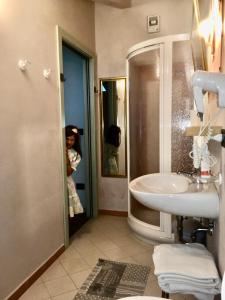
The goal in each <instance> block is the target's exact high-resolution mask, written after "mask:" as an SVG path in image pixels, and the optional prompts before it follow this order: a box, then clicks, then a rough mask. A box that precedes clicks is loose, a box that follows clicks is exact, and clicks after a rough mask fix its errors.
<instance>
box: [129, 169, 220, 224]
mask: <svg viewBox="0 0 225 300" xmlns="http://www.w3.org/2000/svg"><path fill="white" fill-rule="evenodd" d="M129 190H130V191H131V193H132V195H133V196H134V198H135V199H136V200H138V201H139V202H140V203H142V204H143V205H145V206H147V207H149V208H153V209H156V210H159V211H162V212H166V213H171V214H174V215H180V216H189V217H205V218H212V219H214V218H217V217H218V215H219V197H218V193H217V190H216V187H215V184H214V183H204V184H202V183H193V182H192V180H191V179H189V178H187V177H185V176H183V175H177V174H173V173H168V174H161V173H154V174H148V175H144V176H141V177H138V178H136V179H134V180H132V181H131V182H130V183H129Z"/></svg>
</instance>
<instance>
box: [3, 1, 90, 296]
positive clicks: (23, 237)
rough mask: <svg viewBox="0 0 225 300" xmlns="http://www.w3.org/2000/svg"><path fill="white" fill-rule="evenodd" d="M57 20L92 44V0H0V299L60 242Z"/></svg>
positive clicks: (61, 237)
mask: <svg viewBox="0 0 225 300" xmlns="http://www.w3.org/2000/svg"><path fill="white" fill-rule="evenodd" d="M56 24H59V25H60V26H62V27H63V28H64V29H65V30H66V31H67V32H68V33H70V34H71V35H73V36H74V37H75V38H76V39H77V40H78V41H80V42H81V43H82V44H83V45H84V46H86V47H87V48H89V49H90V50H92V51H95V33H94V5H93V3H91V2H88V1H83V0H76V1H74V0H66V1H61V0H54V1H51V0H39V1H30V0H20V1H17V0H0V32H1V47H0V57H1V64H0V75H1V85H0V95H1V101H0V112H1V117H0V136H1V143H0V157H1V173H0V190H1V198H0V245H1V250H0V262H1V263H0V265H1V272H3V273H2V276H1V280H0V299H4V298H5V297H6V296H7V295H8V294H10V293H11V292H12V290H14V289H15V288H16V287H17V286H18V285H19V284H21V283H22V281H24V280H25V279H26V278H27V277H28V276H29V275H30V274H31V273H32V272H33V271H35V270H36V269H37V268H38V267H39V266H40V265H41V264H42V263H43V262H44V261H45V260H46V259H48V258H49V257H50V256H51V255H52V254H53V253H54V252H55V251H56V250H57V249H58V248H59V247H60V246H62V245H63V243H64V236H63V202H62V201H63V194H62V172H61V167H60V166H61V159H62V154H61V149H60V135H61V124H60V111H59V97H58V86H57V59H56V57H57V56H56V29H55V26H56ZM25 58H26V59H29V60H30V61H31V64H30V65H29V67H28V70H27V72H26V73H22V72H21V71H20V70H19V69H18V68H17V62H18V60H19V59H25ZM43 68H51V69H52V75H51V79H50V80H46V79H44V77H43V76H42V71H43Z"/></svg>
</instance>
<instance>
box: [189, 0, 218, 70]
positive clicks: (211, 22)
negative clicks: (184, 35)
mask: <svg viewBox="0 0 225 300" xmlns="http://www.w3.org/2000/svg"><path fill="white" fill-rule="evenodd" d="M193 8H194V10H193V22H192V37H191V41H192V53H193V61H194V67H195V70H196V69H198V70H199V69H203V70H208V71H219V70H220V64H221V39H222V11H223V1H222V0H193Z"/></svg>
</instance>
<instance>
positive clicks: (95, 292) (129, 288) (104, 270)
mask: <svg viewBox="0 0 225 300" xmlns="http://www.w3.org/2000/svg"><path fill="white" fill-rule="evenodd" d="M149 272H150V268H149V267H146V266H142V265H137V264H127V263H123V262H117V261H110V260H104V259H101V258H100V259H99V260H98V263H97V264H96V266H95V267H94V269H93V270H92V272H91V273H90V275H89V276H88V278H87V279H86V281H85V282H84V283H83V285H82V286H81V288H80V289H79V291H78V293H77V294H76V296H75V298H74V300H104V299H105V300H107V299H110V298H113V299H118V298H123V297H129V296H137V295H143V293H144V290H145V286H146V284H147V279H148V276H149Z"/></svg>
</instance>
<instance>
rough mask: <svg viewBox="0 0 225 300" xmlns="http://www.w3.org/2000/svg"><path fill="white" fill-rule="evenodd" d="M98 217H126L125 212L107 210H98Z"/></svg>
mask: <svg viewBox="0 0 225 300" xmlns="http://www.w3.org/2000/svg"><path fill="white" fill-rule="evenodd" d="M98 212H99V214H100V215H110V216H117V217H127V216H128V212H127V211H119V210H107V209H99V211H98Z"/></svg>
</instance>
